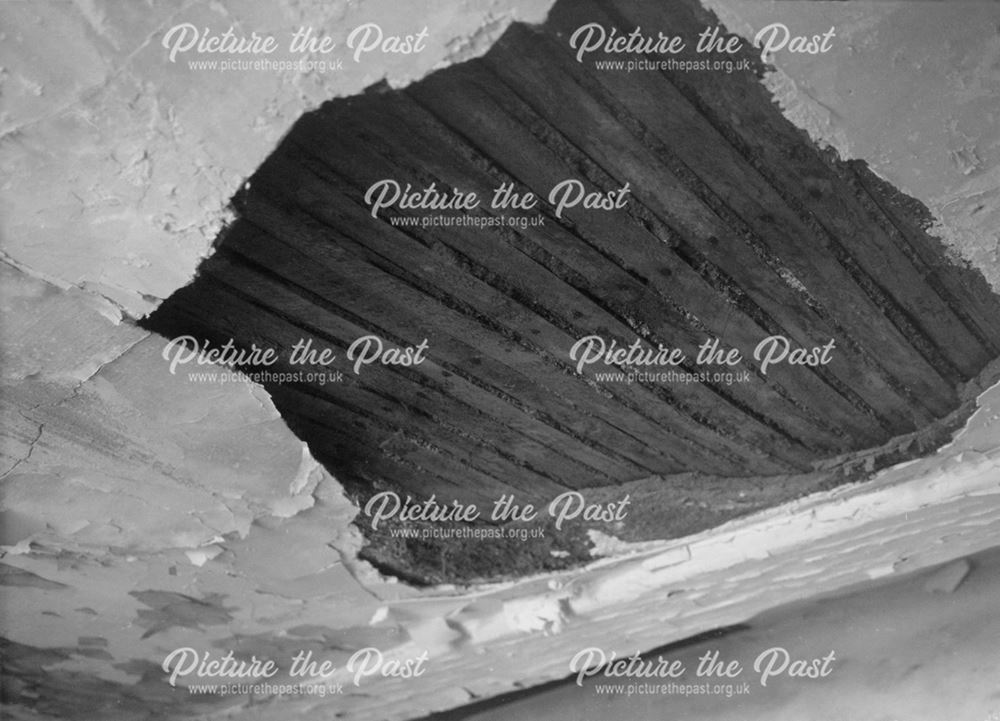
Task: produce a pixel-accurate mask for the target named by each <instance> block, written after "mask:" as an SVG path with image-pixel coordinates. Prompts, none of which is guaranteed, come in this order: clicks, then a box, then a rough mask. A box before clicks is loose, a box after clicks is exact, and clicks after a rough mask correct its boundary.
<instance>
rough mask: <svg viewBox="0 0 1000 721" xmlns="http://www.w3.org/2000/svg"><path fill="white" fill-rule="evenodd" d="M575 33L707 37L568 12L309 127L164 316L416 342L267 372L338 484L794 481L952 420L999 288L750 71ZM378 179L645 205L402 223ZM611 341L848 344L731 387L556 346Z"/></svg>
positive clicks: (661, 22) (490, 495)
mask: <svg viewBox="0 0 1000 721" xmlns="http://www.w3.org/2000/svg"><path fill="white" fill-rule="evenodd" d="M586 22H598V23H602V24H604V25H606V26H608V27H610V26H616V27H618V28H625V29H631V28H633V27H635V26H640V27H642V28H650V29H654V32H655V29H670V32H671V33H672V34H683V35H685V36H687V37H692V38H693V37H696V36H697V34H698V32H700V31H701V30H702V29H703V28H704V27H705V26H706V25H710V24H715V19H714V18H712V17H710V16H709V15H707V14H706V13H704V12H703V11H702V10H701V9H700V8H699V7H697V6H696V5H694V4H691V3H687V2H671V3H630V2H624V1H622V2H600V3H596V2H595V3H591V2H578V1H576V0H574V1H573V2H568V1H563V2H559V3H557V5H556V6H555V8H554V9H553V11H552V14H551V15H550V18H549V20H548V21H547V22H546V23H545V25H543V26H540V27H527V26H523V25H517V24H515V25H513V26H512V27H511V28H510V29H509V30H508V31H507V32H506V33H505V35H504V36H503V38H502V39H501V40H500V41H499V42H498V43H497V44H496V45H495V46H494V47H493V48H492V49H491V50H490V51H489V52H488V53H487V54H486V55H485V56H484V57H483V58H480V59H476V60H472V61H470V62H466V63H462V64H461V65H458V66H455V67H451V68H448V69H446V70H442V71H439V72H437V73H434V74H433V75H431V76H430V77H428V78H427V79H426V80H424V81H421V82H418V83H415V84H413V85H411V86H409V87H408V88H406V89H404V90H398V91H393V90H388V89H385V88H380V89H375V90H374V91H373V92H370V93H368V94H365V95H363V96H359V97H353V98H347V99H338V100H334V101H331V102H329V103H327V104H325V105H324V106H323V107H322V108H321V109H319V110H317V111H316V112H313V113H309V114H307V115H305V116H303V117H302V118H301V119H300V120H299V121H298V122H297V123H296V124H295V126H294V128H293V129H292V130H291V132H290V133H289V135H288V136H287V137H286V138H285V140H284V141H283V142H282V143H281V145H280V146H279V147H278V148H277V149H276V150H275V151H274V153H273V154H272V155H271V157H270V158H269V159H268V160H267V161H266V162H265V163H264V165H263V166H262V167H261V168H260V169H259V170H258V172H257V173H256V174H255V175H254V176H253V178H252V179H251V181H250V184H249V188H248V189H247V190H245V191H243V192H241V193H240V194H239V196H238V197H237V198H236V199H235V205H236V208H237V210H238V216H239V217H238V220H237V221H236V222H235V223H234V224H233V225H232V227H231V228H230V229H229V230H228V231H227V232H226V233H225V235H224V237H223V238H222V240H221V242H220V244H219V248H218V250H217V251H216V253H215V255H214V256H212V257H211V258H210V259H208V260H207V261H205V262H204V263H203V265H202V267H201V270H200V273H199V277H198V278H197V280H196V281H195V282H194V283H193V284H192V285H191V286H189V287H187V288H185V289H183V290H181V291H179V292H178V293H176V294H175V295H174V296H173V297H172V298H170V299H169V300H168V301H167V302H166V303H164V305H163V306H162V307H161V309H160V310H159V311H158V312H157V313H156V315H155V316H154V317H153V318H152V319H151V322H150V325H151V327H153V328H154V329H157V330H159V331H161V332H163V333H165V334H168V335H178V334H181V333H190V334H193V335H195V336H197V337H199V338H208V339H210V340H212V341H213V342H216V343H222V342H225V340H227V339H229V338H233V339H234V340H235V342H236V343H237V344H238V345H241V346H246V347H248V346H249V345H250V344H251V343H257V344H258V345H268V346H272V347H275V348H281V349H288V348H290V347H291V345H292V344H293V343H295V342H296V341H298V340H299V339H300V338H313V339H314V344H315V345H317V346H319V347H330V348H333V349H335V350H336V351H337V354H338V356H339V357H340V359H341V362H340V363H338V364H337V365H336V366H335V367H336V368H341V369H347V368H349V365H350V364H349V363H348V362H346V360H344V354H345V352H346V349H347V348H348V346H349V345H350V344H351V342H352V341H354V340H355V339H356V338H358V337H360V336H364V335H367V334H376V335H378V336H380V337H382V338H383V339H385V340H386V341H387V342H389V343H394V344H398V345H401V346H414V345H417V344H419V343H420V342H421V341H423V340H424V339H427V340H428V342H429V350H428V351H427V360H426V361H425V362H423V363H422V364H421V365H419V366H414V367H382V366H370V367H367V368H365V369H364V371H363V372H362V373H361V374H360V375H357V376H355V375H354V374H353V373H350V372H348V373H347V378H346V380H345V381H344V382H343V383H336V384H327V385H323V386H320V385H311V386H310V385H308V384H274V385H271V386H269V388H268V390H269V391H270V392H271V394H272V395H273V397H274V400H275V403H276V404H277V406H278V407H279V409H280V410H281V412H282V414H283V415H284V416H285V418H286V419H288V421H289V423H290V424H291V425H292V427H293V428H294V429H295V430H296V431H297V432H298V433H299V435H300V436H301V437H302V438H304V439H305V440H307V441H308V442H309V443H310V446H311V448H312V449H313V452H314V453H315V454H316V455H317V456H319V457H320V458H322V460H324V461H325V462H326V463H327V464H328V465H330V466H331V467H332V468H333V469H334V470H335V472H337V473H338V475H339V476H340V477H341V478H342V479H343V480H344V481H345V482H347V483H348V484H351V485H353V486H354V487H360V486H366V485H370V484H375V483H385V484H389V485H391V486H395V487H397V488H403V489H406V490H408V491H410V492H413V493H415V494H417V495H421V496H426V495H429V494H431V493H438V494H444V495H445V496H446V497H448V498H453V497H457V498H463V499H466V500H469V501H476V500H492V499H495V498H496V497H497V496H498V494H499V493H503V492H509V491H511V490H515V491H517V492H518V494H519V495H520V496H521V497H522V498H523V497H525V496H529V495H530V496H532V497H534V498H550V497H552V495H554V494H555V493H558V492H560V491H562V490H565V488H567V487H568V488H586V487H592V486H607V485H609V484H615V483H620V482H624V481H628V480H634V479H637V478H643V477H647V476H650V475H669V474H673V473H681V472H689V471H695V472H699V473H703V474H705V475H706V476H709V477H723V478H724V477H736V476H750V475H755V476H767V475H770V474H782V473H789V472H795V471H801V470H805V469H808V468H809V467H810V466H811V464H812V463H813V462H815V461H817V460H820V459H823V458H829V457H831V456H835V455H837V454H841V453H844V452H846V451H849V450H855V449H860V448H866V447H871V446H875V445H878V444H880V443H882V442H884V441H885V440H887V439H888V438H891V437H893V436H895V435H899V434H901V433H905V432H909V431H912V430H914V429H915V428H917V427H920V426H922V425H924V424H926V423H928V422H930V421H931V420H932V419H935V418H940V417H942V416H944V415H946V414H947V413H949V412H950V411H952V410H954V408H955V407H956V406H957V404H958V401H957V396H956V389H957V386H958V385H959V384H960V383H961V382H963V381H964V380H967V379H969V378H971V377H973V376H974V375H976V374H977V373H978V372H979V371H980V370H981V369H982V368H983V367H984V365H985V364H986V363H987V362H988V361H989V360H990V359H992V358H994V357H996V356H998V355H1000V312H998V311H1000V305H998V302H997V298H996V297H995V296H993V295H991V293H990V291H989V289H988V288H987V286H986V285H985V283H984V282H983V280H982V278H981V277H980V276H979V275H978V274H976V273H973V272H971V271H968V270H965V269H962V268H960V267H957V266H956V265H953V264H951V263H950V262H948V260H947V259H946V257H945V254H944V252H943V249H942V248H941V246H940V244H939V242H938V241H937V240H935V239H933V238H931V237H929V236H928V235H927V234H926V233H925V232H924V230H923V226H924V223H925V221H926V217H925V215H924V214H925V213H926V211H925V210H924V209H923V208H922V207H920V206H919V204H917V203H915V202H913V201H911V200H910V199H907V198H905V197H903V196H901V195H899V194H898V192H897V191H895V189H893V188H892V187H890V186H888V185H887V184H885V183H883V182H882V181H880V180H879V179H877V178H875V177H874V176H873V175H872V173H871V172H870V171H869V170H868V169H867V167H866V166H865V165H864V164H862V163H844V162H841V161H839V160H838V159H836V158H834V157H832V155H831V154H830V153H824V152H821V151H820V150H818V149H817V148H816V147H815V146H814V145H813V144H812V143H811V142H810V141H809V139H808V138H807V137H806V136H805V134H804V133H802V132H801V131H799V130H797V129H796V128H794V127H793V126H792V125H791V124H790V123H789V122H788V121H786V120H785V119H784V117H783V116H782V115H781V113H780V111H779V110H778V108H777V107H775V105H774V104H773V102H772V100H771V98H770V97H769V95H768V93H767V91H766V90H765V89H764V88H763V86H762V85H761V84H760V83H759V81H758V78H757V77H756V75H755V74H753V73H751V72H749V71H741V72H734V73H732V74H729V75H727V74H724V73H720V72H700V71H692V72H686V73H685V72H676V73H672V72H633V73H624V72H614V71H597V70H595V67H594V65H593V62H592V60H591V58H593V57H597V56H598V54H594V55H593V56H590V57H589V58H588V59H587V60H586V61H585V62H583V63H580V62H577V60H576V58H575V57H574V53H573V51H572V50H571V49H570V48H569V46H568V44H567V39H568V38H569V36H570V35H571V34H572V32H573V30H574V29H576V28H577V27H578V26H579V25H581V24H583V23H586ZM741 57H743V56H741ZM745 57H751V54H750V53H747V54H745ZM598 59H600V58H598ZM755 62H756V61H755ZM383 178H395V179H397V180H399V182H400V183H403V184H405V183H411V184H412V185H413V186H414V187H423V186H426V185H429V184H430V183H432V182H433V183H436V184H437V186H438V187H439V188H455V189H459V190H461V191H466V192H467V191H476V192H477V193H478V194H479V196H480V197H483V198H487V197H489V196H490V195H491V193H492V190H493V189H494V188H496V187H497V186H499V185H500V184H501V183H504V182H511V183H515V184H516V185H517V187H518V188H519V189H520V190H531V191H533V192H535V193H536V194H537V195H539V196H540V197H542V198H544V197H545V196H546V195H547V193H548V191H549V189H550V188H552V186H554V185H555V184H556V183H558V182H560V181H562V180H565V179H567V178H578V179H580V180H581V181H583V182H584V183H585V184H587V185H588V186H590V187H593V188H597V189H602V190H604V191H612V190H614V189H616V188H619V187H621V186H622V185H624V184H625V183H629V184H630V187H631V195H630V197H631V200H630V201H629V202H628V204H627V206H626V208H624V209H622V210H619V211H615V212H607V213H604V212H595V211H589V210H583V209H572V210H568V211H566V212H565V213H564V215H563V217H562V218H561V219H556V218H555V217H554V215H553V213H552V209H551V207H549V206H547V205H544V204H543V205H542V206H540V209H539V210H538V212H539V213H541V214H543V215H545V216H546V222H545V224H544V225H543V226H541V227H528V228H526V229H523V230H522V229H519V228H512V227H492V228H472V227H447V228H421V227H419V226H411V227H402V226H394V225H393V224H392V223H391V222H389V221H390V219H391V218H392V217H394V216H395V215H399V214H400V212H399V211H396V210H393V209H387V210H384V211H382V212H381V213H380V215H379V217H378V218H373V217H372V215H371V213H370V208H369V206H368V205H366V203H365V200H364V194H365V191H366V189H367V188H368V187H369V186H370V185H371V184H372V183H374V182H376V181H378V180H380V179H383ZM472 212H473V214H484V213H489V212H491V211H489V210H488V209H484V208H480V209H478V210H476V211H472ZM426 214H427V213H426V212H409V213H407V212H403V213H402V215H426ZM594 334H596V335H601V336H604V337H606V338H608V339H615V340H617V341H618V342H619V343H621V344H625V345H628V344H630V343H632V342H633V341H634V340H635V339H637V338H638V339H641V340H642V341H643V342H644V343H647V344H649V345H652V346H656V345H657V344H658V343H662V344H663V345H664V346H670V347H681V348H683V349H685V350H686V351H688V352H689V355H691V351H692V350H693V349H694V348H696V347H697V346H698V345H699V344H700V343H701V342H703V341H704V340H705V339H706V338H709V337H713V336H716V337H719V338H721V339H722V341H723V343H724V344H725V346H726V347H735V348H738V349H740V350H741V351H742V352H743V355H744V356H745V357H746V356H748V355H749V350H752V349H753V348H754V346H755V345H756V344H757V343H758V342H759V341H761V340H762V339H763V338H765V337H766V336H769V335H773V334H781V335H785V336H788V337H789V338H791V339H793V340H794V341H795V342H796V343H798V344H801V345H804V346H815V345H818V344H820V343H822V342H825V341H826V340H828V339H835V341H836V352H835V354H834V360H833V361H832V362H831V363H830V364H829V365H827V366H823V367H815V368H809V367H802V366H796V367H788V366H780V367H773V368H771V369H770V370H769V371H768V373H767V374H766V375H764V374H762V373H760V372H759V368H757V367H756V364H755V363H754V362H753V361H752V360H749V359H748V361H747V362H746V363H745V364H744V365H743V366H741V367H748V368H751V369H753V370H754V377H753V378H752V380H751V381H749V382H746V383H736V384H732V385H725V384H711V383H674V384H670V383H633V384H623V383H600V382H597V381H596V380H595V379H594V375H593V373H592V372H588V373H585V374H582V375H581V374H578V373H577V372H576V370H575V368H574V363H573V362H572V361H571V360H570V358H569V355H568V353H569V349H570V348H571V347H572V345H573V344H574V343H575V342H576V341H577V340H578V339H579V338H581V337H584V336H588V335H594ZM283 358H285V359H287V352H286V353H283ZM271 370H273V371H279V370H299V369H291V368H287V367H285V368H282V367H280V366H275V367H273V368H272V369H271ZM687 370H692V371H697V370H698V369H697V368H694V367H693V366H690V365H689V366H688V367H687Z"/></svg>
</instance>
